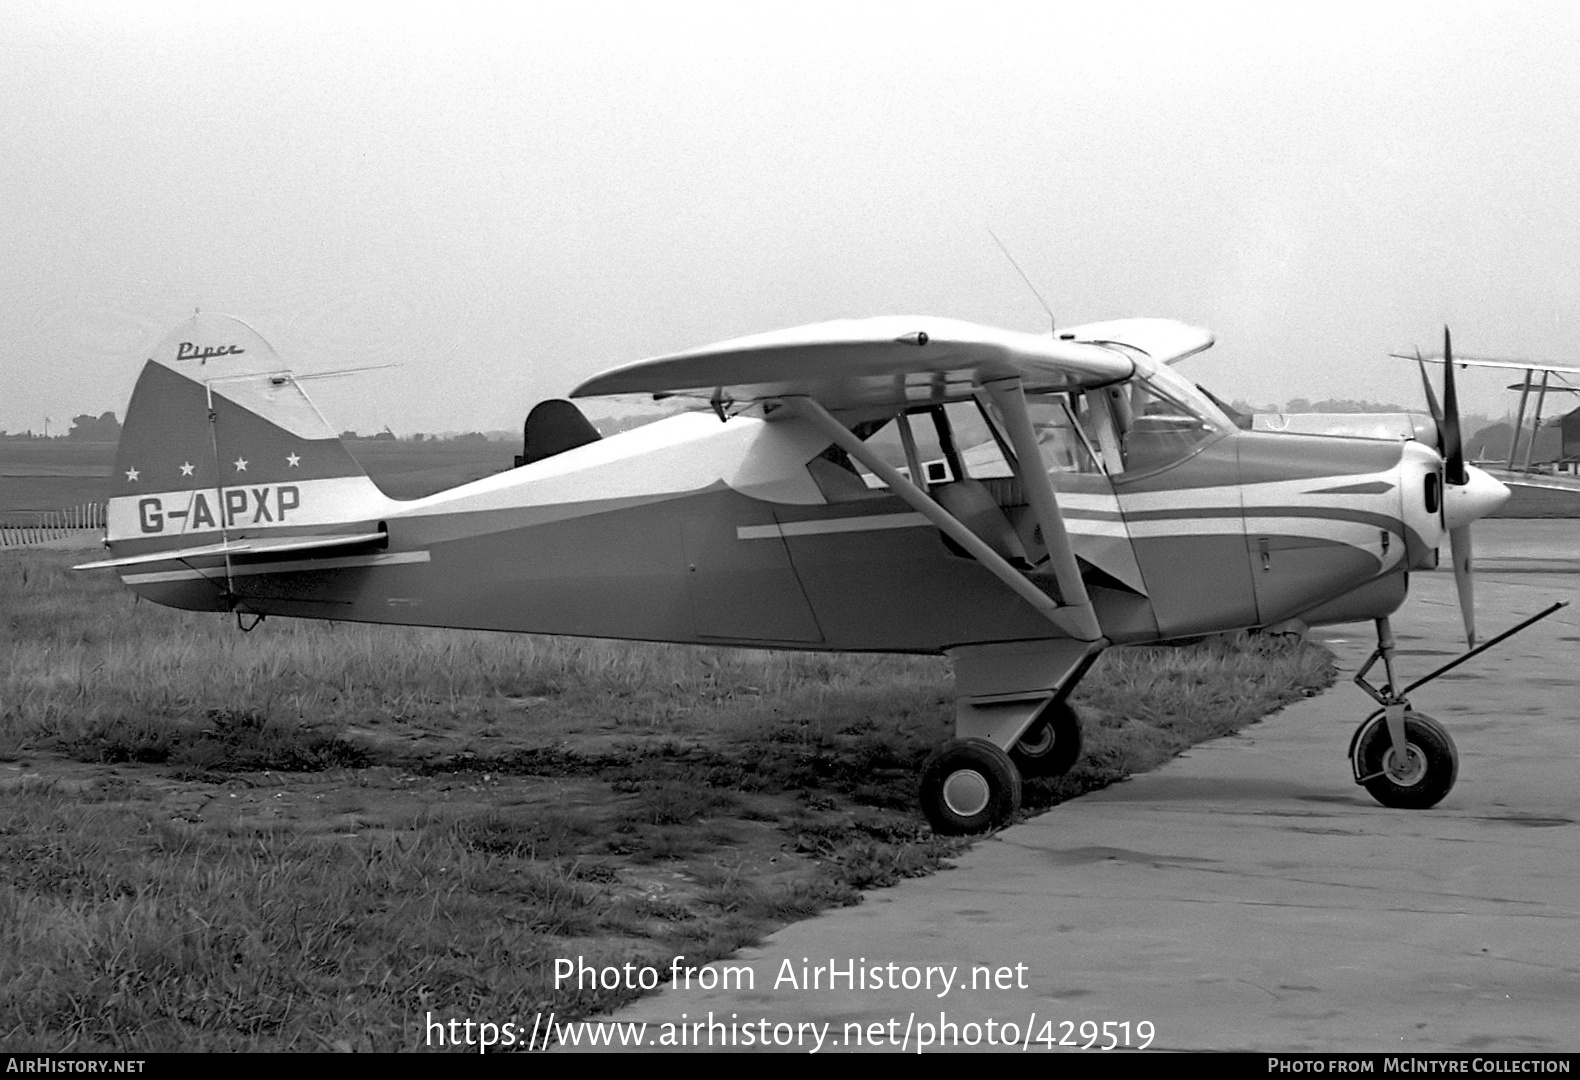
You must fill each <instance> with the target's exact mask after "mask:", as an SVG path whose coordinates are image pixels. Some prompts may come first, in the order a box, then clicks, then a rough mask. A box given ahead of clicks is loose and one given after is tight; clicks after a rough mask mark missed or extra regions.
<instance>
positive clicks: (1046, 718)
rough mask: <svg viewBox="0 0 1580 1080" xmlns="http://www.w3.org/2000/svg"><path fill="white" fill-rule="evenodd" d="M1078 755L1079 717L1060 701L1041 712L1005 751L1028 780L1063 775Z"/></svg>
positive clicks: (1079, 754)
mask: <svg viewBox="0 0 1580 1080" xmlns="http://www.w3.org/2000/svg"><path fill="white" fill-rule="evenodd" d="M1080 756H1081V717H1080V714H1078V713H1077V712H1076V711H1075V710H1074V709H1073V708H1071V707H1070V705H1069V704H1068V703H1067V702H1063V701H1061V702H1059V703H1058V704H1056V705H1049V706H1048V707H1047V708H1046V709H1044V710H1042V712H1041V713H1040V714H1039V715H1038V716H1037V719H1036V720H1034V721H1032V725H1031V727H1029V728H1027V729H1026V734H1024V735H1022V736H1021V737H1020V741H1019V742H1017V743H1016V744H1015V745H1014V746H1012V747H1011V748H1010V751H1009V759H1010V760H1011V761H1013V762H1014V763H1015V767H1016V768H1018V769H1019V770H1020V774H1021V775H1022V776H1024V777H1025V778H1026V779H1028V780H1032V779H1036V778H1037V777H1040V776H1063V775H1064V774H1065V773H1067V772H1069V771H1070V769H1071V768H1072V767H1073V766H1074V765H1075V762H1076V760H1077V759H1078V758H1080Z"/></svg>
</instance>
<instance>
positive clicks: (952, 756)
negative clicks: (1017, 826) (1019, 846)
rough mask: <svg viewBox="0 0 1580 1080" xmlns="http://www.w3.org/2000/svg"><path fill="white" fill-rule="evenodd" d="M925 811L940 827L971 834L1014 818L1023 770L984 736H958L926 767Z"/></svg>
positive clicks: (937, 828) (922, 794)
mask: <svg viewBox="0 0 1580 1080" xmlns="http://www.w3.org/2000/svg"><path fill="white" fill-rule="evenodd" d="M920 798H921V804H922V813H924V814H926V815H927V820H928V821H929V822H931V823H932V826H933V830H934V831H935V832H939V833H943V834H945V835H948V836H967V835H970V834H973V833H982V832H987V831H988V830H989V829H996V828H998V827H1000V826H1002V825H1006V824H1008V823H1009V820H1010V819H1011V818H1012V817H1014V816H1015V811H1017V810H1019V809H1020V772H1019V770H1017V769H1016V768H1015V763H1014V762H1013V761H1011V760H1010V757H1009V755H1008V754H1006V753H1004V751H1002V750H1000V749H999V748H998V747H996V746H994V745H993V744H992V743H990V742H987V741H986V740H984V739H955V740H953V741H951V742H947V743H945V744H944V745H942V746H940V747H939V748H938V749H937V750H935V751H933V753H932V756H931V757H929V758H928V759H927V763H926V764H925V765H923V766H922V784H921V792H920Z"/></svg>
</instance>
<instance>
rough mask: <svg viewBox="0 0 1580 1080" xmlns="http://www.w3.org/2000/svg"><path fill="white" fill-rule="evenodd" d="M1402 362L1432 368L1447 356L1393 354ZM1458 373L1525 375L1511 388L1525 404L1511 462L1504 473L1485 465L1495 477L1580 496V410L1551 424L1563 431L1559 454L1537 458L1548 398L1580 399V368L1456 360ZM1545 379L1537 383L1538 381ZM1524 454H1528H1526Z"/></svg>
mask: <svg viewBox="0 0 1580 1080" xmlns="http://www.w3.org/2000/svg"><path fill="white" fill-rule="evenodd" d="M1389 355H1390V356H1394V357H1397V358H1399V359H1402V360H1410V359H1417V360H1420V361H1422V362H1423V363H1427V364H1442V363H1443V362H1444V361H1443V356H1442V355H1441V354H1440V355H1436V356H1425V357H1422V356H1420V355H1419V354H1418V353H1412V354H1406V353H1390V354H1389ZM1452 362H1453V365H1454V366H1455V367H1458V368H1461V369H1463V368H1471V367H1479V368H1494V369H1502V370H1506V371H1522V372H1524V373H1525V378H1524V379H1523V380H1522V381H1521V382H1518V383H1515V384H1513V385H1511V386H1510V387H1509V388H1508V389H1510V390H1518V391H1519V393H1520V404H1519V407H1518V409H1517V410H1516V413H1515V418H1514V428H1513V433H1512V437H1511V439H1510V441H1509V457H1508V461H1507V463H1505V464H1504V465H1503V466H1502V467H1501V468H1500V467H1498V466H1497V465H1496V464H1495V463H1492V462H1484V467H1486V468H1487V469H1488V471H1489V472H1490V473H1492V475H1494V476H1497V477H1498V479H1500V480H1502V481H1503V482H1504V483H1506V484H1511V485H1514V486H1516V487H1529V488H1543V489H1546V490H1549V491H1566V492H1571V493H1573V494H1575V495H1580V408H1575V409H1571V410H1570V411H1569V412H1568V413H1566V414H1564V415H1563V416H1561V417H1557V418H1555V419H1554V420H1550V421H1549V425H1550V426H1556V427H1557V428H1558V429H1559V445H1558V452H1557V454H1556V455H1555V456H1554V457H1553V458H1551V459H1549V460H1546V461H1542V460H1539V459H1535V451H1536V442H1537V439H1538V437H1539V435H1540V432H1541V430H1542V410H1543V409H1544V408H1545V406H1546V404H1547V395H1548V394H1571V395H1580V367H1566V366H1564V365H1562V364H1551V363H1547V362H1546V361H1541V360H1518V359H1513V358H1509V357H1490V356H1464V355H1459V356H1454V357H1453V358H1452ZM1538 374H1540V375H1541V379H1540V381H1539V382H1538V381H1537V379H1536V376H1537V375H1538ZM1533 390H1534V391H1535V392H1536V407H1535V411H1534V413H1533V415H1532V418H1531V426H1530V428H1529V429H1528V430H1527V429H1526V427H1525V410H1526V407H1527V405H1529V404H1530V398H1531V392H1532V391H1533ZM1522 449H1523V450H1524V453H1523V455H1522V454H1521V450H1522Z"/></svg>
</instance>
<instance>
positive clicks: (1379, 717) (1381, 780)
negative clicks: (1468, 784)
mask: <svg viewBox="0 0 1580 1080" xmlns="http://www.w3.org/2000/svg"><path fill="white" fill-rule="evenodd" d="M1404 734H1405V744H1406V750H1407V752H1406V753H1404V754H1402V755H1401V754H1399V753H1397V752H1395V750H1394V747H1393V740H1392V738H1390V737H1389V735H1388V723H1387V721H1386V720H1385V719H1384V718H1383V712H1382V710H1378V711H1377V712H1374V713H1372V715H1371V716H1369V717H1368V718H1367V720H1366V722H1365V723H1364V724H1362V725H1361V727H1360V730H1359V731H1357V732H1356V733H1355V749H1354V751H1353V752H1352V753H1353V762H1354V765H1355V776H1356V779H1357V781H1358V782H1359V783H1361V784H1362V785H1364V786H1365V788H1366V790H1367V791H1369V792H1371V796H1372V798H1374V799H1376V800H1377V801H1378V802H1380V803H1382V804H1383V805H1384V806H1390V807H1393V808H1395V809H1398V810H1425V809H1427V808H1428V807H1432V806H1436V805H1437V804H1438V803H1440V802H1442V801H1443V797H1444V796H1445V795H1447V794H1448V793H1449V792H1450V791H1451V790H1453V787H1454V780H1455V779H1456V778H1457V777H1458V776H1459V751H1458V750H1457V749H1455V747H1454V740H1453V739H1452V738H1451V737H1450V736H1449V734H1448V732H1447V731H1446V730H1445V729H1444V727H1443V725H1442V724H1439V723H1438V722H1437V721H1436V720H1433V719H1432V718H1431V717H1430V716H1427V715H1426V714H1425V713H1418V712H1406V713H1405V714H1404Z"/></svg>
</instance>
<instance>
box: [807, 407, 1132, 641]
mask: <svg viewBox="0 0 1580 1080" xmlns="http://www.w3.org/2000/svg"><path fill="white" fill-rule="evenodd" d="M1014 381H1015V383H1016V385H1015V390H1018V389H1019V381H1018V380H1014ZM1016 396H1017V397H1018V395H1016ZM1019 400H1020V402H1021V406H1020V407H1021V410H1022V411H1021V414H1020V415H1021V419H1022V420H1023V421H1024V422H1025V423H1026V426H1027V431H1028V432H1029V430H1030V421H1029V420H1027V419H1026V414H1025V411H1024V410H1025V399H1024V398H1020V399H1019ZM783 401H784V404H785V407H786V408H788V409H790V410H791V411H792V412H794V413H795V414H796V415H797V416H799V417H801V418H802V419H805V420H807V421H809V422H810V423H812V424H814V425H815V426H817V427H818V428H819V429H820V430H821V431H822V432H823V433H824V434H825V435H827V436H828V437H829V438H830V439H831V440H832V441H833V442H834V444H835V445H837V446H838V447H839V448H840V449H841V450H844V451H845V452H846V453H847V454H849V455H850V456H851V457H853V458H855V459H856V460H857V461H859V462H861V463H862V464H863V465H865V466H867V468H869V469H871V470H872V471H873V473H874V474H875V475H877V476H878V477H879V478H880V479H881V480H883V482H884V483H885V484H887V485H889V490H890V491H892V492H894V493H895V494H896V495H898V496H899V497H900V498H902V499H904V500H905V501H906V502H907V503H909V504H910V506H911V509H913V510H915V511H916V512H917V513H919V514H921V515H922V516H923V517H925V518H926V519H927V520H928V521H930V522H932V523H933V524H934V525H936V526H937V527H938V528H939V529H940V530H941V531H942V532H943V533H944V534H945V535H946V536H948V537H949V538H950V539H951V540H953V541H954V542H955V543H957V544H959V545H960V546H961V547H963V548H965V549H966V550H967V551H969V552H970V553H971V554H972V556H974V557H975V558H976V560H977V561H978V562H979V563H981V564H982V565H983V567H985V568H986V569H987V570H989V571H990V572H991V573H992V574H993V575H994V576H995V577H997V578H998V579H999V580H1000V581H1002V582H1003V583H1004V584H1005V585H1007V586H1009V587H1010V588H1011V589H1013V590H1014V591H1015V593H1016V594H1017V595H1019V596H1020V598H1021V599H1023V600H1025V601H1026V602H1027V603H1028V604H1030V605H1031V606H1032V607H1034V608H1036V609H1037V611H1038V613H1039V614H1041V615H1042V616H1043V617H1044V618H1045V619H1047V620H1048V621H1049V622H1051V623H1053V624H1054V625H1055V626H1056V627H1058V628H1059V629H1060V630H1061V631H1063V632H1064V633H1066V634H1069V635H1070V636H1071V637H1074V638H1076V639H1078V640H1080V641H1100V640H1102V638H1103V630H1102V627H1101V626H1099V625H1098V622H1097V615H1096V613H1095V612H1093V611H1092V605H1091V601H1090V600H1088V599H1087V596H1086V587H1085V586H1084V585H1083V584H1082V583H1081V576H1080V574H1079V572H1075V555H1074V552H1073V551H1071V549H1070V543H1069V539H1068V538H1067V537H1066V535H1065V531H1064V527H1063V526H1064V522H1063V519H1062V518H1060V517H1059V509H1058V505H1057V504H1056V503H1055V504H1053V505H1052V508H1051V509H1052V514H1053V516H1054V518H1055V520H1056V521H1057V523H1058V529H1057V531H1056V532H1050V531H1049V530H1048V529H1047V527H1046V526H1045V527H1044V529H1043V539H1044V542H1045V544H1046V545H1047V547H1048V550H1049V551H1050V552H1056V554H1054V556H1053V558H1054V560H1055V575H1056V577H1055V580H1056V581H1057V582H1058V585H1059V592H1060V595H1061V596H1062V597H1063V599H1064V603H1062V604H1061V603H1058V602H1056V601H1055V600H1054V599H1053V598H1052V597H1051V596H1049V595H1048V594H1047V593H1045V592H1043V591H1042V590H1041V589H1039V588H1037V586H1035V585H1033V584H1032V583H1031V582H1030V581H1028V580H1026V577H1025V575H1024V574H1021V573H1020V572H1019V571H1018V570H1016V569H1015V568H1014V567H1013V566H1011V565H1010V564H1009V563H1008V562H1007V561H1005V559H1004V557H1003V556H1001V555H1000V554H999V553H998V552H996V551H994V550H993V549H992V548H990V547H988V545H987V544H985V543H983V542H982V540H981V538H980V537H978V536H977V534H976V533H974V532H972V531H971V530H970V529H968V528H966V527H965V526H964V525H962V524H961V523H960V520H959V519H958V518H956V517H955V516H954V515H953V514H951V513H949V511H947V510H945V509H944V508H943V507H942V506H940V505H938V503H937V501H936V500H934V499H933V498H932V496H930V495H928V494H927V492H925V491H923V490H922V489H921V488H919V487H917V486H916V485H915V484H913V483H912V482H911V481H910V480H907V479H906V478H905V475H904V474H903V473H901V472H900V471H899V470H898V469H896V468H895V467H894V466H892V465H890V464H889V463H888V462H886V461H884V460H883V459H882V458H880V457H879V456H878V455H876V454H874V453H873V452H872V449H871V447H869V446H868V445H867V444H866V443H864V442H862V441H861V440H860V439H858V438H856V436H855V435H854V434H852V433H851V431H850V429H849V428H847V427H846V426H845V425H844V424H841V423H840V422H839V421H838V420H836V419H834V417H833V416H831V415H830V414H829V412H828V410H827V409H825V408H823V406H822V405H820V404H818V403H817V402H816V401H814V400H812V399H811V398H805V397H787V398H784V399H783ZM1017 449H1018V448H1017ZM1032 449H1033V451H1035V449H1036V441H1035V436H1033V441H1032ZM1021 460H1022V461H1025V460H1031V461H1038V460H1040V457H1039V456H1037V455H1035V453H1034V455H1033V456H1032V457H1031V458H1029V459H1027V458H1025V457H1022V458H1021ZM1022 471H1023V472H1033V473H1035V472H1039V471H1040V470H1026V469H1024V468H1023V469H1022ZM1023 480H1024V478H1023ZM1043 482H1044V483H1045V484H1046V483H1047V476H1046V475H1044V476H1043ZM1031 486H1032V485H1031V484H1030V483H1028V484H1027V487H1028V488H1030V487H1031ZM1050 489H1051V485H1050ZM1050 499H1051V490H1050ZM1033 505H1034V506H1035V504H1033ZM1038 519H1039V521H1041V520H1043V519H1042V516H1041V513H1040V510H1039V513H1038ZM1058 552H1062V555H1063V557H1064V559H1066V560H1068V562H1069V567H1070V569H1071V571H1072V573H1071V574H1070V576H1071V577H1072V578H1073V580H1074V583H1075V588H1074V589H1073V590H1069V589H1067V588H1066V586H1065V582H1064V576H1065V575H1064V573H1063V572H1062V571H1061V570H1060V569H1059V554H1057V553H1058Z"/></svg>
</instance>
